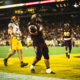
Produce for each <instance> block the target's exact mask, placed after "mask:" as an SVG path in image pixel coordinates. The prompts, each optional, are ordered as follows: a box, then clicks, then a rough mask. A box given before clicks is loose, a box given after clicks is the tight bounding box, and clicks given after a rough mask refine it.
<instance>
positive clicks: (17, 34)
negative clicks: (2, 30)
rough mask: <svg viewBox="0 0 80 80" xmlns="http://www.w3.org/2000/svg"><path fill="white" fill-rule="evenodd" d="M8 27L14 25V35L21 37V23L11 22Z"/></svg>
mask: <svg viewBox="0 0 80 80" xmlns="http://www.w3.org/2000/svg"><path fill="white" fill-rule="evenodd" d="M8 27H12V28H13V30H12V32H13V33H14V35H15V36H16V37H17V38H19V36H20V35H21V31H20V29H19V24H18V23H17V24H15V23H9V25H8Z"/></svg>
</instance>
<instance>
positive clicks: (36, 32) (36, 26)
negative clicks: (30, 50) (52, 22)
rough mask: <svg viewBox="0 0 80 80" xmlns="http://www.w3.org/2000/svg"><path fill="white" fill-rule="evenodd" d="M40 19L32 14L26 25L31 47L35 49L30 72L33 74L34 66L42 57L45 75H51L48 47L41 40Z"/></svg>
mask: <svg viewBox="0 0 80 80" xmlns="http://www.w3.org/2000/svg"><path fill="white" fill-rule="evenodd" d="M40 22H41V19H40V17H39V15H38V14H33V15H32V17H31V22H29V24H28V31H29V34H30V36H31V39H32V40H33V46H34V48H35V52H36V57H35V58H34V60H33V63H32V65H31V66H30V69H31V72H32V73H35V69H34V66H35V64H36V63H37V62H38V61H39V60H41V57H42V55H43V56H44V62H45V65H46V73H50V74H51V73H53V74H55V73H54V72H53V71H51V69H50V63H49V54H48V47H47V45H46V43H45V41H44V39H43V26H42V25H41V24H40Z"/></svg>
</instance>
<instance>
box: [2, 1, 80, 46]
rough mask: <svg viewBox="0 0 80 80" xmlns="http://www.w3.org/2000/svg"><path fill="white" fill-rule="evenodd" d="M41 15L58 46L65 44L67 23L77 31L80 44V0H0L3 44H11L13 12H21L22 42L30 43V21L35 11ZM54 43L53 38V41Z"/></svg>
mask: <svg viewBox="0 0 80 80" xmlns="http://www.w3.org/2000/svg"><path fill="white" fill-rule="evenodd" d="M34 13H38V14H40V15H41V18H42V24H43V25H44V30H45V37H44V38H45V39H46V40H47V41H49V42H50V41H53V44H48V45H54V46H63V44H62V43H61V34H62V32H63V27H64V24H65V23H69V24H70V26H71V28H72V31H73V33H74V34H73V35H72V36H73V46H80V1H79V0H0V45H1V46H2V45H9V36H8V34H7V29H8V24H9V22H10V18H11V16H13V15H15V16H19V18H20V29H21V31H22V43H23V45H25V44H26V42H25V41H26V39H27V36H28V32H27V24H28V22H29V21H30V17H31V15H32V14H34ZM50 43H52V42H50Z"/></svg>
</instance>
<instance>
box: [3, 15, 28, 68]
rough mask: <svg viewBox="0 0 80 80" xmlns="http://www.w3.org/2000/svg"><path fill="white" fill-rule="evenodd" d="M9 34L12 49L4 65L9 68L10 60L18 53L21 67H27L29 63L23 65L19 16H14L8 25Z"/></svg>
mask: <svg viewBox="0 0 80 80" xmlns="http://www.w3.org/2000/svg"><path fill="white" fill-rule="evenodd" d="M8 34H9V35H10V37H11V39H10V47H11V51H10V52H9V53H8V55H7V57H6V58H5V59H4V65H5V66H7V65H8V64H7V61H8V59H9V58H10V57H11V56H12V55H14V54H15V52H16V51H17V52H18V55H19V59H20V61H21V67H24V66H26V65H27V64H28V63H23V57H22V44H21V35H22V34H21V31H20V28H19V18H18V17H17V16H12V18H11V22H10V23H9V25H8Z"/></svg>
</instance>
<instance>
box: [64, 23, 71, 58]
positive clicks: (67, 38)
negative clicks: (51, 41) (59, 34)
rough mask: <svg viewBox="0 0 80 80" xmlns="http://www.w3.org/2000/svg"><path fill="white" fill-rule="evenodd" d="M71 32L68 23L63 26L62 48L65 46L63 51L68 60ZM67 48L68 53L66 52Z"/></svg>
mask: <svg viewBox="0 0 80 80" xmlns="http://www.w3.org/2000/svg"><path fill="white" fill-rule="evenodd" d="M71 34H72V30H71V27H70V25H69V24H68V23H66V24H64V31H63V38H64V46H65V50H66V56H67V57H68V58H70V53H71V49H72V43H71V40H72V37H71ZM68 48H69V51H68Z"/></svg>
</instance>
